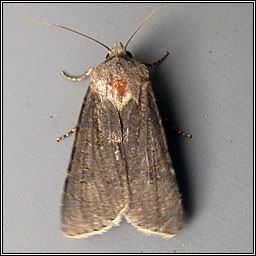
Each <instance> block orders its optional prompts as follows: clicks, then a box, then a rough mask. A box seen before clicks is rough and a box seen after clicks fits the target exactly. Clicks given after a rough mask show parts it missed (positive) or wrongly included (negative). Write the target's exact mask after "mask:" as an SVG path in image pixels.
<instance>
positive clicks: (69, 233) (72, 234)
mask: <svg viewBox="0 0 256 256" xmlns="http://www.w3.org/2000/svg"><path fill="white" fill-rule="evenodd" d="M122 212H123V211H121V212H120V213H119V215H118V216H117V217H116V218H115V219H114V220H110V221H109V224H108V225H106V226H103V227H102V228H100V229H98V230H94V231H92V232H83V233H77V232H75V231H73V232H72V231H70V230H69V229H68V228H67V227H66V226H65V224H64V223H62V225H61V229H62V232H63V233H64V236H66V237H68V238H74V239H82V238H87V237H89V236H93V235H101V234H103V233H105V232H107V231H108V230H109V229H111V228H112V227H113V226H117V225H119V223H120V221H121V219H122Z"/></svg>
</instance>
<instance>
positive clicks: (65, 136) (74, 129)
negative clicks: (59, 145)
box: [56, 127, 76, 142]
mask: <svg viewBox="0 0 256 256" xmlns="http://www.w3.org/2000/svg"><path fill="white" fill-rule="evenodd" d="M75 131H76V127H74V128H73V129H72V130H71V131H69V132H68V133H66V134H64V135H62V136H60V137H58V138H57V139H56V140H57V141H58V142H59V141H61V140H63V139H65V138H67V137H69V136H71V135H72V134H73V133H74V132H75Z"/></svg>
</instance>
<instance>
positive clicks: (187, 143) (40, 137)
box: [3, 3, 253, 253]
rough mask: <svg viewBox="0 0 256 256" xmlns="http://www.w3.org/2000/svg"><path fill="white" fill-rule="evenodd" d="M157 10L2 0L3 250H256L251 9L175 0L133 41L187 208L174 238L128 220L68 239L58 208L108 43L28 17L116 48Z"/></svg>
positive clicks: (123, 5)
mask: <svg viewBox="0 0 256 256" xmlns="http://www.w3.org/2000/svg"><path fill="white" fill-rule="evenodd" d="M156 5H157V4H155V3H150V4H147V3H139V4H137V3H117V4H113V3H104V4H102V3H101V4H97V3H72V4H71V3H61V4H56V3H40V4H38V3H34V4H33V3H29V4H28V3H20V4H18V3H5V4H4V5H3V7H4V8H3V29H4V30H3V46H4V48H3V53H4V59H3V61H4V62H3V63H4V69H3V71H4V73H3V99H4V104H3V107H4V108H3V120H4V127H3V128H4V130H3V131H4V134H3V139H4V140H3V142H4V144H3V149H4V155H3V160H4V162H3V163H4V165H3V192H4V194H3V234H4V236H3V249H4V252H9V253H11V252H12V253H15V252H23V253H25V252H30V253H32V252H33V253H38V252H41V253H71V252H81V253H89V252H136V253H140V252H148V253H150V252H151V253H152V252H165V253H171V252H173V250H176V252H177V253H200V252H211V253H217V252H219V253H220V252H226V253H231V252H252V251H253V4H252V3H243V4H242V3H237V4H235V3H230V4H224V3H215V4H214V3H211V4H210V3H204V4H202V3H200V4H195V3H189V4H188V3H167V4H166V5H165V6H164V7H162V8H161V9H159V10H158V12H157V13H155V14H154V16H153V17H152V18H151V19H150V20H149V21H147V23H146V24H145V25H144V26H143V27H142V29H141V30H140V31H139V32H138V33H137V35H136V36H135V37H134V39H133V40H132V41H131V43H130V45H129V47H128V50H129V51H131V52H132V53H133V55H134V57H135V58H136V59H138V60H143V61H145V62H153V61H155V60H156V59H158V58H159V57H161V56H162V55H163V54H164V52H165V51H167V50H168V51H170V56H169V57H168V58H167V59H166V60H165V61H164V62H163V63H161V64H160V65H159V66H157V67H155V68H154V69H152V71H151V79H152V82H153V85H154V90H155V92H156V96H157V99H158V103H159V107H160V110H161V112H162V113H163V115H164V116H165V117H166V118H168V119H169V121H170V122H171V123H172V124H173V125H175V126H176V127H178V128H180V129H182V130H184V131H186V132H189V133H192V134H193V138H192V140H189V139H186V138H183V137H181V136H177V135H176V134H175V133H173V132H172V131H170V129H168V127H166V131H167V136H168V142H169V146H170V152H171V155H172V159H173V162H174V166H175V169H176V173H177V177H178V182H179V185H180V188H181V192H182V194H183V198H184V204H185V210H186V213H187V221H186V227H185V229H184V231H182V232H180V233H178V234H177V235H176V236H175V237H174V238H172V239H164V238H162V237H159V236H153V235H150V236H149V235H145V234H144V233H142V232H140V231H137V230H136V229H135V228H134V227H133V226H132V225H130V224H129V223H127V222H126V221H125V220H123V221H122V223H121V224H120V226H119V227H114V228H112V229H111V230H110V231H108V232H107V233H105V234H103V235H96V236H92V237H90V238H87V239H82V240H74V239H68V238H66V237H64V236H63V234H62V232H61V230H60V225H59V208H60V200H61V194H62V189H63V185H64V180H65V173H66V169H67V166H68V162H69V158H70V153H71V149H72V144H73V137H72V138H69V139H66V140H64V141H62V142H61V143H57V142H56V137H58V136H60V135H63V134H65V133H66V132H67V131H69V130H71V128H73V127H74V126H75V124H76V121H77V118H78V114H79V110H80V106H81V103H82V99H83V97H84V94H85V91H86V89H87V86H88V84H89V79H86V80H84V81H82V82H80V83H73V82H71V81H68V80H66V79H64V78H63V77H62V76H60V75H59V73H60V71H62V70H65V71H67V72H68V73H69V74H72V75H80V74H82V73H84V71H85V70H86V69H88V68H89V67H92V66H96V65H97V64H99V63H100V62H101V61H102V60H103V59H105V56H106V54H107V51H106V49H105V48H103V47H101V46H100V45H97V44H96V43H94V42H92V41H90V40H87V39H86V38H84V37H79V36H78V35H76V34H74V33H70V32H68V31H65V30H60V29H57V28H54V27H49V26H45V25H41V24H37V23H33V22H29V21H25V20H22V19H20V18H19V16H20V15H23V16H28V17H33V18H36V19H42V20H45V21H48V22H52V23H57V24H61V25H65V26H68V27H70V28H73V29H76V30H78V31H81V32H84V33H87V34H88V35H90V36H93V37H95V38H97V39H99V40H102V41H103V42H104V43H105V44H107V45H108V46H110V47H112V46H113V44H114V42H119V41H122V42H125V41H126V40H127V39H128V36H129V35H130V33H131V32H132V31H133V29H134V28H135V27H136V26H137V25H138V24H139V23H140V22H141V21H142V20H143V18H144V17H145V16H146V15H147V14H148V13H149V12H150V11H151V10H152V9H153V8H154V7H155V6H156Z"/></svg>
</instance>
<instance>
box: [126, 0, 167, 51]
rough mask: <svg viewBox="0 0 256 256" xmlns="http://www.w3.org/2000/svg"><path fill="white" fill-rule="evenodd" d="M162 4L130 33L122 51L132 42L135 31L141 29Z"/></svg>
mask: <svg viewBox="0 0 256 256" xmlns="http://www.w3.org/2000/svg"><path fill="white" fill-rule="evenodd" d="M162 5H163V4H160V5H158V6H157V7H156V8H155V9H154V10H153V11H152V12H151V13H150V14H149V15H148V16H147V17H146V18H145V19H144V20H143V21H142V22H141V23H140V25H139V26H138V27H137V28H136V29H135V30H134V31H133V32H132V34H131V35H130V37H129V38H128V40H127V42H126V43H125V45H124V49H126V47H127V45H128V44H129V43H130V41H131V40H132V38H133V36H134V35H135V34H136V33H137V31H138V30H139V29H140V28H141V27H142V25H143V24H144V23H145V22H146V21H147V20H148V19H149V18H150V17H151V16H152V15H153V14H154V13H155V12H156V11H157V10H158V9H159V8H160V7H161V6H162Z"/></svg>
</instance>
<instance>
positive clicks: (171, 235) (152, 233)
mask: <svg viewBox="0 0 256 256" xmlns="http://www.w3.org/2000/svg"><path fill="white" fill-rule="evenodd" d="M125 218H126V220H127V221H128V222H129V223H131V224H132V225H133V226H134V227H136V228H137V229H138V230H139V231H141V232H144V233H145V234H147V235H160V236H162V237H163V238H167V239H168V238H172V237H174V236H176V234H177V233H178V232H181V231H182V230H183V229H184V227H183V226H182V228H181V229H179V230H177V232H175V233H166V232H161V231H154V230H151V229H148V228H143V227H141V226H139V225H136V224H134V223H133V221H132V220H130V219H129V218H128V217H127V216H125Z"/></svg>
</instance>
